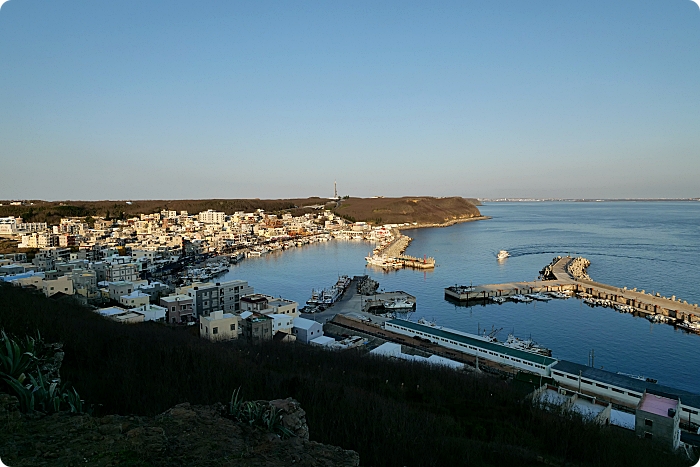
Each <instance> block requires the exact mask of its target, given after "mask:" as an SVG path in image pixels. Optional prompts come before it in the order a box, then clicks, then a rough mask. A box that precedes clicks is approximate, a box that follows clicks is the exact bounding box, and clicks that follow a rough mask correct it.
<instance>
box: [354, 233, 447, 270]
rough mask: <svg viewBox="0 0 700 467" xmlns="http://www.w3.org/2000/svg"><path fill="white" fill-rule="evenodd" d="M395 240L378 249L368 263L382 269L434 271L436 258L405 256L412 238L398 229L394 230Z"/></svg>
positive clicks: (368, 258) (371, 255) (369, 257)
mask: <svg viewBox="0 0 700 467" xmlns="http://www.w3.org/2000/svg"><path fill="white" fill-rule="evenodd" d="M392 236H393V238H394V240H392V241H391V242H390V243H388V244H386V245H382V246H380V247H378V248H376V249H375V250H374V251H373V252H372V253H371V254H370V256H368V257H367V263H368V264H370V265H372V266H378V267H381V268H382V269H401V268H413V269H434V268H435V258H428V257H427V256H424V257H423V258H416V257H413V256H409V255H404V254H403V253H404V251H406V248H408V245H409V243H411V240H412V239H411V237H409V236H407V235H403V234H402V233H401V231H399V230H398V229H393V230H392Z"/></svg>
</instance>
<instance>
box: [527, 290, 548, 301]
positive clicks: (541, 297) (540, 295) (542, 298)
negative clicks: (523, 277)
mask: <svg viewBox="0 0 700 467" xmlns="http://www.w3.org/2000/svg"><path fill="white" fill-rule="evenodd" d="M527 296H528V297H530V298H532V299H534V300H539V301H541V302H548V301H550V300H551V299H552V297H550V296H549V295H545V294H543V293H542V292H537V293H531V294H527Z"/></svg>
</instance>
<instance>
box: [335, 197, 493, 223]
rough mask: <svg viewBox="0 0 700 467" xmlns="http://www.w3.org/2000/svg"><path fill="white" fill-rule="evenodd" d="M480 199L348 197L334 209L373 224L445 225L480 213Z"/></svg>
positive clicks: (343, 214)
mask: <svg viewBox="0 0 700 467" xmlns="http://www.w3.org/2000/svg"><path fill="white" fill-rule="evenodd" d="M476 203H478V201H477V200H473V199H467V198H460V197H457V196H455V197H449V198H433V197H429V196H406V197H403V198H348V199H344V200H342V201H341V202H340V203H339V206H338V207H336V208H335V210H334V211H335V212H336V213H337V214H338V215H340V216H343V217H345V218H346V219H350V220H354V221H364V222H371V223H373V224H401V223H404V222H418V223H419V224H443V223H446V222H455V221H461V220H465V219H471V218H474V217H480V216H481V213H480V212H479V209H478V208H477V207H476Z"/></svg>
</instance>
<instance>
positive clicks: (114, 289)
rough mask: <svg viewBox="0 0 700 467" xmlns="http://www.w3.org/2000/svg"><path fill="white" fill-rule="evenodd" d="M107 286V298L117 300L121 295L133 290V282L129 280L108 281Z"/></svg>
mask: <svg viewBox="0 0 700 467" xmlns="http://www.w3.org/2000/svg"><path fill="white" fill-rule="evenodd" d="M107 288H108V290H109V298H110V299H112V300H114V301H115V302H118V301H119V298H120V297H121V296H123V295H129V294H130V293H131V292H133V291H134V284H133V282H129V281H115V282H110V283H109V285H108V286H107Z"/></svg>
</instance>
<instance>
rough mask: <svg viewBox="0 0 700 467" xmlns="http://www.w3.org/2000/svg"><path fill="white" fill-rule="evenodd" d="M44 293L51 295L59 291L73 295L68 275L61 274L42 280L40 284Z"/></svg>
mask: <svg viewBox="0 0 700 467" xmlns="http://www.w3.org/2000/svg"><path fill="white" fill-rule="evenodd" d="M41 288H42V291H43V292H44V295H46V296H47V297H51V296H52V295H55V294H57V293H59V292H61V293H64V294H66V295H73V293H74V290H73V281H72V280H71V278H70V277H68V276H61V277H58V278H56V279H54V280H46V279H44V281H43V282H42V285H41Z"/></svg>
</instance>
